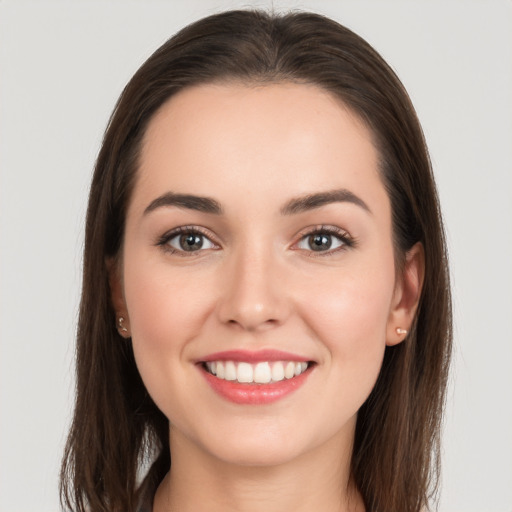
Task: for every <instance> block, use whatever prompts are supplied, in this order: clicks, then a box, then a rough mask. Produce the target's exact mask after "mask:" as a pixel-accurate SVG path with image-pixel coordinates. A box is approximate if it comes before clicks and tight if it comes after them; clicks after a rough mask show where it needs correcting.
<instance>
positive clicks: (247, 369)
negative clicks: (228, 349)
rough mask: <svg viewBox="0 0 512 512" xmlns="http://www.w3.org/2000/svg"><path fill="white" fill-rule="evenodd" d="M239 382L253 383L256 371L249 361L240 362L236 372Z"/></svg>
mask: <svg viewBox="0 0 512 512" xmlns="http://www.w3.org/2000/svg"><path fill="white" fill-rule="evenodd" d="M236 375H237V379H236V380H238V382H247V383H251V382H253V380H254V371H253V369H252V365H251V364H249V363H238V369H237V372H236Z"/></svg>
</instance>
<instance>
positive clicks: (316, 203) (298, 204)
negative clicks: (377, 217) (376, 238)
mask: <svg viewBox="0 0 512 512" xmlns="http://www.w3.org/2000/svg"><path fill="white" fill-rule="evenodd" d="M345 202H348V203H352V204H355V205H357V206H359V207H361V208H362V209H363V210H365V211H367V212H368V213H372V212H371V210H370V208H368V205H367V204H366V203H365V202H364V201H363V200H362V199H361V198H360V197H358V196H356V195H355V194H354V193H353V192H350V190H346V189H344V188H342V189H338V190H329V191H327V192H318V193H317V194H308V195H305V196H302V197H297V198H295V199H291V200H290V201H288V202H287V203H286V204H285V205H284V206H283V207H282V208H281V213H282V214H283V215H293V214H296V213H302V212H305V211H308V210H313V209H314V208H320V206H324V205H326V204H331V203H345Z"/></svg>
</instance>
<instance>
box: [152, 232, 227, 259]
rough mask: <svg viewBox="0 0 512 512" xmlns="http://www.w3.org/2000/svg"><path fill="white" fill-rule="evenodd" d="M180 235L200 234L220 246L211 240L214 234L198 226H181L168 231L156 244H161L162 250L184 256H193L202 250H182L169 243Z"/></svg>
mask: <svg viewBox="0 0 512 512" xmlns="http://www.w3.org/2000/svg"><path fill="white" fill-rule="evenodd" d="M180 235H198V236H201V237H204V238H206V239H207V240H209V241H210V243H212V244H213V245H215V246H217V247H218V244H216V243H215V242H213V241H212V240H211V238H212V236H211V235H210V234H209V232H207V231H206V230H203V229H201V228H200V227H198V226H180V227H178V228H176V229H173V230H171V231H168V232H167V233H165V234H164V235H162V236H161V237H160V238H159V239H158V241H157V244H156V245H158V246H160V247H161V248H162V250H164V251H165V252H168V253H170V254H176V255H178V256H183V257H191V256H192V257H193V256H195V255H197V254H198V253H199V252H201V250H198V251H184V250H180V249H175V248H174V247H172V246H171V245H169V242H170V241H171V240H172V239H173V238H176V237H177V236H180Z"/></svg>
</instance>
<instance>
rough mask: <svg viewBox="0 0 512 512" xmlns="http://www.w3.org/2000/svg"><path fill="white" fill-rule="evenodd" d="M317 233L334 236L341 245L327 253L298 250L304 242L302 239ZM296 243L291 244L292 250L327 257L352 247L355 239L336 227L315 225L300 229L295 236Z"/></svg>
mask: <svg viewBox="0 0 512 512" xmlns="http://www.w3.org/2000/svg"><path fill="white" fill-rule="evenodd" d="M317 233H326V234H328V235H331V236H335V237H337V238H339V239H340V240H341V241H343V245H341V246H340V247H337V248H335V249H329V250H327V251H308V250H307V249H299V248H298V247H297V245H298V244H299V243H300V242H301V241H302V240H304V238H306V237H308V236H311V235H315V234H317ZM296 239H297V240H296V241H295V242H294V243H293V246H292V249H294V250H299V251H304V252H307V253H308V254H311V255H313V256H315V257H316V256H328V255H332V254H333V253H336V252H338V251H340V250H346V249H347V248H351V247H354V246H355V245H356V239H355V238H354V237H353V236H352V235H351V234H350V233H349V232H348V231H347V230H345V229H342V228H340V227H338V226H333V225H330V224H317V225H315V226H310V227H307V228H304V229H302V230H301V231H300V232H299V233H297V235H296Z"/></svg>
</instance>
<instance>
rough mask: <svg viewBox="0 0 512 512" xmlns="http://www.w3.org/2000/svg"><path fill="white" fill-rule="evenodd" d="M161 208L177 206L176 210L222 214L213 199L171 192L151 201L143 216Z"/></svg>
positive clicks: (220, 208) (218, 205)
mask: <svg viewBox="0 0 512 512" xmlns="http://www.w3.org/2000/svg"><path fill="white" fill-rule="evenodd" d="M163 206H177V207H178V208H186V209H188V210H196V211H198V212H203V213H213V214H215V215H221V214H222V207H221V206H220V204H219V203H218V202H217V201H215V199H211V198H210V197H201V196H194V195H191V194H174V193H173V192H167V193H166V194H163V195H161V196H160V197H157V198H156V199H155V200H153V201H151V203H150V204H149V205H148V206H147V208H146V209H145V210H144V215H146V214H148V213H150V212H152V211H153V210H156V209H157V208H161V207H163Z"/></svg>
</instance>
